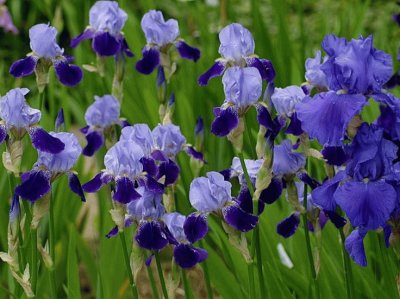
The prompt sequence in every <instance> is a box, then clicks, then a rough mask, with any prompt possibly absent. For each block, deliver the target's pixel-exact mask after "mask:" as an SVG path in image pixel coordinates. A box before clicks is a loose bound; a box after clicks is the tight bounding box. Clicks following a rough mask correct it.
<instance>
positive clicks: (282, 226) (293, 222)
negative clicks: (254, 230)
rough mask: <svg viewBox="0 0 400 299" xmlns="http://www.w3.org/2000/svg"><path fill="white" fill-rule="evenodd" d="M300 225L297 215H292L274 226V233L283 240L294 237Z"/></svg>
mask: <svg viewBox="0 0 400 299" xmlns="http://www.w3.org/2000/svg"><path fill="white" fill-rule="evenodd" d="M299 224H300V217H299V215H298V214H297V213H293V214H292V215H290V216H289V217H287V218H285V219H283V220H282V221H281V222H279V223H278V225H277V226H276V232H277V233H278V234H280V235H281V236H282V237H284V238H289V237H291V236H293V235H294V233H295V232H296V230H297V228H298V227H299Z"/></svg>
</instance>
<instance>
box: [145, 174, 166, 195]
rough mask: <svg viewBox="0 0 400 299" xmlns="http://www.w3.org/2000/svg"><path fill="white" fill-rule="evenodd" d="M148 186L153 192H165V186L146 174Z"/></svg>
mask: <svg viewBox="0 0 400 299" xmlns="http://www.w3.org/2000/svg"><path fill="white" fill-rule="evenodd" d="M146 188H147V189H148V190H149V191H151V192H153V193H163V192H164V186H163V185H162V184H160V183H159V182H157V181H156V180H155V179H154V178H152V177H151V176H150V175H146Z"/></svg>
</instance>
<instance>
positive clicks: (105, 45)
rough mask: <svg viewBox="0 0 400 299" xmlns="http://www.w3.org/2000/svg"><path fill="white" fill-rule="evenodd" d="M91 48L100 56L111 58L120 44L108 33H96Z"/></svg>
mask: <svg viewBox="0 0 400 299" xmlns="http://www.w3.org/2000/svg"><path fill="white" fill-rule="evenodd" d="M92 48H93V50H94V51H95V52H96V53H97V54H99V55H100V56H113V55H115V54H117V53H118V51H119V50H120V48H121V44H120V42H119V41H118V40H117V39H116V38H115V37H114V36H112V35H111V34H110V33H109V32H98V33H96V35H95V36H94V38H93V42H92Z"/></svg>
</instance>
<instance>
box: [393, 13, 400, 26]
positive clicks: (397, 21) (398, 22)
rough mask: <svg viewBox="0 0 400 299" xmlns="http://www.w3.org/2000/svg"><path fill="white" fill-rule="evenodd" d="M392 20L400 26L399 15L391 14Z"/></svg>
mask: <svg viewBox="0 0 400 299" xmlns="http://www.w3.org/2000/svg"><path fill="white" fill-rule="evenodd" d="M392 18H393V21H395V22H396V23H397V25H399V26H400V13H396V14H393V16H392Z"/></svg>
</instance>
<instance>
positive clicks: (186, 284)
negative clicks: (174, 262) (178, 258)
mask: <svg viewBox="0 0 400 299" xmlns="http://www.w3.org/2000/svg"><path fill="white" fill-rule="evenodd" d="M181 273H182V281H183V288H184V290H185V298H186V299H193V292H192V289H191V287H190V283H189V280H188V278H187V276H186V271H185V269H181Z"/></svg>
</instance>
